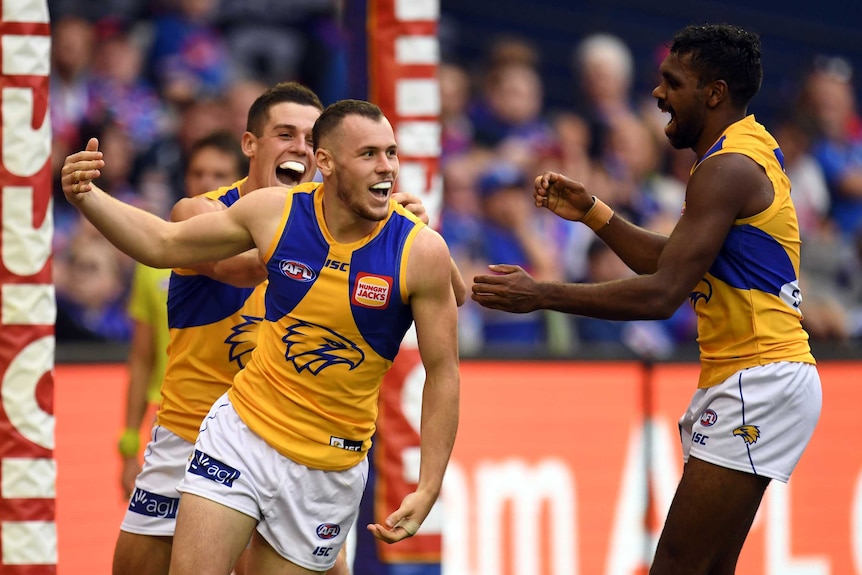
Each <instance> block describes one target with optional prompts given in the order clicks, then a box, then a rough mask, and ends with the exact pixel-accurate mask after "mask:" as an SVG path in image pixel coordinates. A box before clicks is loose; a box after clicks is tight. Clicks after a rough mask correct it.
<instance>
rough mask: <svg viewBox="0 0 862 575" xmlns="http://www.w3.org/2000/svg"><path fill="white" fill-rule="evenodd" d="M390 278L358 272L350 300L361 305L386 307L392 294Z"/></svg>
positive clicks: (377, 307)
mask: <svg viewBox="0 0 862 575" xmlns="http://www.w3.org/2000/svg"><path fill="white" fill-rule="evenodd" d="M392 282H393V280H392V278H391V277H389V276H377V275H372V274H366V273H362V272H359V273H358V274H356V284H355V286H354V288H353V295H352V297H351V300H352V301H353V303H354V304H356V305H360V306H362V307H370V308H376V309H386V307H387V306H388V305H389V298H390V297H391V295H392Z"/></svg>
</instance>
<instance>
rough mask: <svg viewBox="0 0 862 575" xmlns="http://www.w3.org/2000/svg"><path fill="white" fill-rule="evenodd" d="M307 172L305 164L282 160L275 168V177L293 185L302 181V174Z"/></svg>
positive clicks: (283, 182) (281, 181)
mask: <svg viewBox="0 0 862 575" xmlns="http://www.w3.org/2000/svg"><path fill="white" fill-rule="evenodd" d="M303 174H305V166H304V165H303V164H302V163H300V162H294V161H292V160H291V161H287V162H282V163H281V164H279V165H278V167H277V168H276V169H275V177H276V179H277V180H278V181H279V183H281V184H282V185H285V186H290V187H293V186H295V185H297V184H298V183H300V181H302V176H303Z"/></svg>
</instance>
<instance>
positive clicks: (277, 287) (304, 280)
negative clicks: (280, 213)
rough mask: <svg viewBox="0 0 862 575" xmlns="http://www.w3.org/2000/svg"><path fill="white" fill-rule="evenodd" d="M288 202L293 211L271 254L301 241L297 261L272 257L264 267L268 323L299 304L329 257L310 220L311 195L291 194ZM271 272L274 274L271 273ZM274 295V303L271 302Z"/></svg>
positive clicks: (292, 258) (312, 205)
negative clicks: (268, 270)
mask: <svg viewBox="0 0 862 575" xmlns="http://www.w3.org/2000/svg"><path fill="white" fill-rule="evenodd" d="M292 201H293V207H292V209H291V211H290V216H289V217H288V219H287V222H286V223H285V225H284V229H285V231H284V233H283V235H282V237H281V239H280V240H279V242H278V245H277V246H276V248H275V251H274V252H273V254H279V253H282V252H283V248H284V247H285V244H288V247H289V244H290V242H294V243H296V242H297V238H303V240H304V241H302V242H301V243H297V245H300V246H301V248H302V249H301V250H300V251H299V252H298V253H299V254H301V257H290V258H286V259H282V258H276V257H273V258H271V259H270V261H269V262H268V263H267V267H268V268H269V269H270V274H269V277H270V283H271V284H272V289H268V290H266V319H267V320H268V321H278V320H279V319H280V318H281V317H283V316H284V315H286V314H288V313H290V312H291V311H292V310H293V308H295V307H296V305H297V304H298V303H299V302H301V301H302V299H303V298H304V297H305V296H306V294H308V291H309V290H310V289H311V288H312V286H313V285H314V279H315V278H316V277H317V275H318V274H319V273H320V270H321V269H323V265H324V263H326V259H327V255H328V254H329V245H328V244H327V243H326V240H325V239H324V237H323V235H322V234H321V233H320V228H319V227H318V226H317V220H315V218H314V195H313V194H294V195H293V200H292ZM273 268H275V269H276V270H277V271H275V273H273ZM276 294H277V299H278V303H276V302H275V301H274V298H276Z"/></svg>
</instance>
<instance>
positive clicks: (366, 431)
mask: <svg viewBox="0 0 862 575" xmlns="http://www.w3.org/2000/svg"><path fill="white" fill-rule="evenodd" d="M281 222H282V223H281V230H280V232H278V233H277V234H276V239H275V240H274V241H273V245H272V246H271V247H270V248H269V249H268V250H267V251H266V253H265V254H264V260H265V261H266V262H267V268H268V270H269V278H270V280H269V282H270V289H269V290H268V291H267V301H266V317H265V320H264V322H263V323H262V324H261V327H260V336H259V341H258V347H257V349H256V350H255V352H254V356H255V361H253V362H251V363H250V364H249V366H248V367H247V368H246V369H245V370H243V371H242V372H240V373H239V374H238V375H237V377H236V380H235V382H234V386H233V388H232V389H231V391H230V393H229V395H230V400H231V403H232V405H233V406H234V408H235V409H236V411H237V413H238V414H239V416H240V418H241V419H242V420H243V421H244V422H245V423H246V425H248V426H249V428H251V430H252V431H254V432H255V433H256V434H257V435H259V436H260V437H262V438H263V439H264V440H266V442H267V443H268V444H270V445H272V446H273V447H275V448H276V449H277V450H278V451H279V452H280V453H281V454H282V455H284V456H286V457H288V458H290V459H291V460H293V461H296V462H298V463H301V464H302V465H306V466H308V467H313V468H315V469H325V470H343V469H348V468H351V467H354V466H355V465H357V464H358V463H359V462H360V461H362V460H363V459H364V458H365V455H366V453H367V452H368V448H369V447H370V446H371V435H372V434H373V433H374V422H375V420H376V419H377V393H378V391H379V389H380V383H381V381H382V378H383V375H384V374H385V373H386V372H387V371H388V369H389V367H390V366H391V365H392V360H393V359H394V358H395V355H396V353H397V352H398V349H399V347H400V345H401V340H402V338H403V337H404V334H405V333H406V332H407V329H408V328H409V327H410V325H411V324H412V323H413V316H412V313H411V309H410V303H409V301H410V292H409V289H408V287H407V285H406V281H407V274H406V269H407V265H408V263H409V254H410V247H411V245H412V243H413V240H414V238H415V237H416V234H417V233H419V231H420V230H421V228H422V227H424V224H423V223H422V222H420V221H419V220H418V219H417V218H416V217H415V216H413V215H412V214H409V212H407V211H406V210H405V209H404V208H402V207H400V206H397V205H395V204H394V203H393V204H392V205H391V206H390V213H389V215H388V216H387V217H386V218H385V219H384V220H382V221H380V222H379V223H378V224H377V225H376V226H375V228H374V229H373V230H372V231H371V233H370V234H368V235H366V236H363V237H361V238H359V239H358V240H357V241H354V242H349V243H340V242H337V241H336V240H335V239H334V238H333V237H332V236H331V234H330V233H329V231H328V229H327V227H326V225H325V223H324V220H323V193H322V191H321V190H320V184H303V185H301V186H298V187H296V188H294V189H293V190H292V191H291V192H290V194H289V195H288V199H287V202H286V204H285V209H284V213H283V215H282V218H281ZM333 447H335V448H336V449H333Z"/></svg>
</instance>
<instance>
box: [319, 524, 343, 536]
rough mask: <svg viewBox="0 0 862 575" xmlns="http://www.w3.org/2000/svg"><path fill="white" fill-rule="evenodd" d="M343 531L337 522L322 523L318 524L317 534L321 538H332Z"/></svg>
mask: <svg viewBox="0 0 862 575" xmlns="http://www.w3.org/2000/svg"><path fill="white" fill-rule="evenodd" d="M339 533H341V527H339V526H338V525H336V524H335V523H321V524H320V525H318V526H317V536H318V537H320V538H321V539H332V538H333V537H338V534H339Z"/></svg>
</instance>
